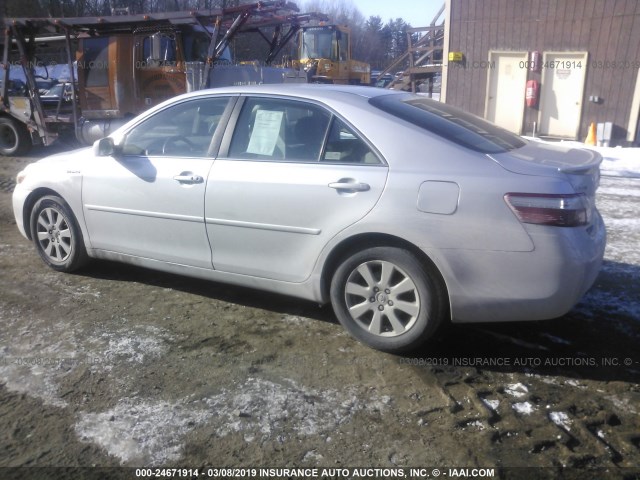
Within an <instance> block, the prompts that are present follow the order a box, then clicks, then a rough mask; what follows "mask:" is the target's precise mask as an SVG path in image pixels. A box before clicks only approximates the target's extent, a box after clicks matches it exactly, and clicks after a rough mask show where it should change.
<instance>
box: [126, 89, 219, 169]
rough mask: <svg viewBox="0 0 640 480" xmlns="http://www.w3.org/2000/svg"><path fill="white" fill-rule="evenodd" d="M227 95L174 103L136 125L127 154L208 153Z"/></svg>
mask: <svg viewBox="0 0 640 480" xmlns="http://www.w3.org/2000/svg"><path fill="white" fill-rule="evenodd" d="M228 103H229V98H228V97H222V98H199V99H197V100H189V101H186V102H182V103H179V104H178V105H173V106H171V107H169V108H167V109H165V110H162V111H160V112H158V113H156V114H155V115H153V116H151V117H150V118H148V119H146V120H145V121H144V122H142V123H140V124H139V125H136V126H135V127H133V128H132V129H131V130H130V131H129V132H128V133H127V135H126V137H125V139H124V143H123V153H124V155H136V156H141V155H142V156H154V157H176V156H180V157H207V156H209V147H210V145H211V140H212V137H213V134H214V133H215V131H216V128H217V127H218V124H219V123H220V119H221V118H222V115H223V113H224V110H225V108H226V106H227V104H228Z"/></svg>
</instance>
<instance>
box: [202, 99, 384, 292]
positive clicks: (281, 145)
mask: <svg viewBox="0 0 640 480" xmlns="http://www.w3.org/2000/svg"><path fill="white" fill-rule="evenodd" d="M234 116H235V117H236V118H237V121H236V122H235V124H234V125H235V129H234V131H229V130H228V131H227V133H225V140H224V141H223V147H222V149H221V155H220V157H219V158H218V159H216V161H215V163H214V165H213V167H212V169H211V173H210V175H209V178H208V182H207V193H206V199H205V217H206V227H207V233H208V236H209V239H210V242H211V248H212V259H213V266H214V268H215V269H216V270H220V271H225V272H232V273H237V274H243V275H252V276H257V277H263V278H270V279H276V280H283V281H289V282H302V281H304V280H305V279H307V278H308V277H309V276H310V274H311V271H312V269H313V266H314V264H315V262H316V260H317V258H318V256H319V255H320V252H321V250H322V249H323V247H324V246H325V245H326V244H327V243H328V242H329V241H330V240H331V239H332V238H333V237H334V236H335V235H336V234H338V232H340V231H341V230H343V229H345V228H347V227H348V226H350V225H352V224H353V223H355V222H357V221H358V220H360V219H361V218H362V217H364V216H365V215H366V214H367V213H368V212H369V211H370V210H371V209H372V208H373V207H374V205H375V204H376V202H377V201H378V198H379V197H380V195H381V194H382V190H383V188H384V185H385V182H386V178H387V171H388V169H387V166H386V164H385V163H384V162H383V161H382V160H381V157H380V156H379V155H378V154H377V153H376V152H375V151H374V149H373V148H372V146H371V144H370V143H369V142H367V141H366V140H364V139H363V138H362V137H361V136H360V135H359V134H358V133H357V132H356V130H355V129H354V128H353V127H351V126H350V125H348V124H347V123H346V122H345V121H343V120H342V119H340V118H338V117H337V116H336V115H335V114H334V113H333V112H331V111H329V110H328V109H327V108H325V107H323V106H321V105H318V104H314V103H311V102H306V101H300V100H292V99H284V98H278V97H258V96H256V97H249V98H244V99H243V102H238V105H236V111H235V112H234Z"/></svg>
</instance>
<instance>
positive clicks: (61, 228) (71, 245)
mask: <svg viewBox="0 0 640 480" xmlns="http://www.w3.org/2000/svg"><path fill="white" fill-rule="evenodd" d="M31 238H32V239H33V243H34V244H35V247H36V250H37V251H38V254H39V255H40V257H41V258H42V260H44V262H45V263H46V264H47V265H49V267H51V268H53V269H54V270H57V271H59V272H73V271H75V270H78V269H79V268H81V267H82V266H83V265H85V264H86V263H87V261H88V256H87V251H86V249H85V247H84V240H83V238H82V231H81V230H80V227H79V226H78V222H77V221H76V218H75V216H74V215H73V212H72V211H71V208H70V207H69V205H67V203H66V202H65V201H64V200H63V199H62V198H60V197H58V196H56V195H48V196H46V197H42V198H41V199H39V200H38V201H37V202H36V204H35V205H34V207H33V210H32V211H31Z"/></svg>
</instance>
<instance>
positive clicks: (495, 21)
mask: <svg viewBox="0 0 640 480" xmlns="http://www.w3.org/2000/svg"><path fill="white" fill-rule="evenodd" d="M449 13H450V24H449V45H448V50H449V51H453V52H455V51H457V52H463V54H464V61H463V62H461V63H452V62H448V67H447V69H448V71H447V85H446V88H447V92H446V101H447V103H450V104H452V105H456V106H460V107H462V108H464V109H465V110H467V111H470V112H472V113H474V114H476V115H480V116H483V115H484V113H485V102H486V90H487V78H488V71H487V70H488V69H489V68H491V65H490V64H489V63H488V59H489V51H490V50H507V51H528V52H531V51H539V52H540V53H543V52H550V51H587V52H588V55H589V56H588V61H587V63H588V65H586V68H587V71H586V81H585V88H584V96H583V102H582V116H581V122H580V128H579V134H578V137H579V138H581V139H583V138H584V137H585V136H586V134H587V130H588V127H589V124H590V123H591V122H605V121H611V122H613V123H614V135H615V136H616V137H618V139H619V141H618V143H623V140H624V139H626V137H627V136H628V135H627V134H628V132H627V129H628V124H629V115H630V113H631V103H632V97H633V92H634V89H635V85H636V79H637V76H638V71H639V68H638V67H640V1H638V0H450V12H449ZM543 68H544V67H543ZM527 75H528V77H527V78H528V79H530V80H531V79H533V80H538V81H541V78H542V75H541V73H540V72H528V74H527ZM522 88H523V89H524V88H525V86H524V85H523V87H522ZM590 96H598V97H600V99H601V100H600V102H599V103H594V102H590V101H589V97H590ZM537 120H538V110H537V108H530V107H527V108H526V109H525V115H524V120H523V125H522V128H523V132H524V133H530V132H531V130H532V127H533V122H534V121H537ZM633 134H635V132H632V133H631V135H633Z"/></svg>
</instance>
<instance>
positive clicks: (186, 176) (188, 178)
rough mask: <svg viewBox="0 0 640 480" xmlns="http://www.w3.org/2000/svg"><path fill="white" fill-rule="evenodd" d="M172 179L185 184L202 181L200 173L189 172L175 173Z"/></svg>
mask: <svg viewBox="0 0 640 480" xmlns="http://www.w3.org/2000/svg"><path fill="white" fill-rule="evenodd" d="M173 179H174V180H175V181H176V182H178V183H184V184H187V185H193V184H194V183H202V182H204V178H202V177H201V176H200V175H193V174H190V173H181V174H180V175H176V176H175V177H173Z"/></svg>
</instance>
